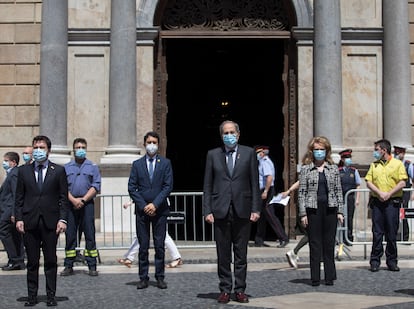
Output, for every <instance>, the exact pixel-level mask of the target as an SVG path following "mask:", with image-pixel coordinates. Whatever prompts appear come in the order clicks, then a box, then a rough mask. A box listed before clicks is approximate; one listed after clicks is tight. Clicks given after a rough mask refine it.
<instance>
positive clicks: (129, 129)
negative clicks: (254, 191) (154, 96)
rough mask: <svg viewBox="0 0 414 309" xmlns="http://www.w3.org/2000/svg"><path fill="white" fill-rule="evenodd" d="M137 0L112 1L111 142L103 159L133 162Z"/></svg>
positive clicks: (134, 157)
mask: <svg viewBox="0 0 414 309" xmlns="http://www.w3.org/2000/svg"><path fill="white" fill-rule="evenodd" d="M136 37H137V34H136V1H135V0H112V1H111V51H110V53H111V54H110V69H109V145H108V147H107V149H106V154H105V156H104V157H103V158H102V159H101V163H131V162H132V161H133V160H134V159H136V157H137V154H138V152H139V150H138V148H137V146H136V145H137V137H136Z"/></svg>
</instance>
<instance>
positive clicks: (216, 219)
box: [203, 120, 261, 303]
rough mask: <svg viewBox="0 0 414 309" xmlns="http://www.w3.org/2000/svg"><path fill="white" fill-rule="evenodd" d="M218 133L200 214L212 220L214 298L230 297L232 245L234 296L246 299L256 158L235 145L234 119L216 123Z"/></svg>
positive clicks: (256, 201) (255, 213)
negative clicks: (216, 288)
mask: <svg viewBox="0 0 414 309" xmlns="http://www.w3.org/2000/svg"><path fill="white" fill-rule="evenodd" d="M220 136H221V137H222V139H223V143H224V146H222V147H218V148H215V149H212V150H209V151H208V153H207V160H206V168H205V174H204V189H203V191H204V205H203V214H204V216H205V220H206V221H207V222H208V223H211V224H212V223H214V233H215V240H216V246H217V260H218V265H217V267H218V276H219V280H220V283H219V289H220V292H221V293H220V296H219V298H218V302H219V303H228V302H229V301H230V293H231V291H232V288H233V278H232V271H231V262H232V249H233V253H234V277H235V281H234V292H235V300H236V301H238V302H241V303H247V302H248V301H249V299H248V297H247V295H246V294H245V289H246V275H247V247H248V242H249V237H250V227H251V222H256V221H257V220H258V219H259V218H260V211H261V199H260V190H259V173H258V162H257V158H256V153H255V151H254V149H253V148H251V147H247V146H243V145H238V140H239V137H240V129H239V125H238V124H237V123H235V122H233V121H229V120H226V121H224V122H223V123H222V124H221V125H220Z"/></svg>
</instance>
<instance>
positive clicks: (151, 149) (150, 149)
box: [145, 144, 158, 156]
mask: <svg viewBox="0 0 414 309" xmlns="http://www.w3.org/2000/svg"><path fill="white" fill-rule="evenodd" d="M145 149H146V150H147V153H148V154H149V155H151V156H153V155H155V154H156V153H157V151H158V145H156V144H148V145H147V146H145Z"/></svg>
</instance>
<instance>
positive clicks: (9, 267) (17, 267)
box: [2, 264, 24, 271]
mask: <svg viewBox="0 0 414 309" xmlns="http://www.w3.org/2000/svg"><path fill="white" fill-rule="evenodd" d="M21 269H24V268H23V267H22V265H20V264H9V265H7V266H4V267H2V270H4V271H10V270H21Z"/></svg>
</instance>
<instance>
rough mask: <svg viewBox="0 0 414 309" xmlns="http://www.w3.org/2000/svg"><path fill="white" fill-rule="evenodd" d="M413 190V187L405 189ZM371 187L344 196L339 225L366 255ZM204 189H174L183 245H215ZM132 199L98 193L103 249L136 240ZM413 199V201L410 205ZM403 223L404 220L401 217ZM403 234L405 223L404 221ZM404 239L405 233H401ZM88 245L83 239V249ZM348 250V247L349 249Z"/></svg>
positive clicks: (175, 228)
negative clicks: (351, 206) (353, 199)
mask: <svg viewBox="0 0 414 309" xmlns="http://www.w3.org/2000/svg"><path fill="white" fill-rule="evenodd" d="M404 191H410V192H412V191H413V189H404ZM357 192H359V193H360V198H359V205H357V206H356V207H355V214H354V220H353V225H354V226H353V230H354V231H353V235H354V240H353V242H351V241H350V240H349V239H348V235H347V230H348V222H347V220H346V218H347V209H348V205H347V197H348V195H349V194H356V193H357ZM369 192H370V190H369V189H354V190H350V191H349V192H348V193H347V194H346V195H345V197H344V201H345V205H344V216H345V220H344V225H343V226H339V225H338V228H337V240H338V241H339V242H340V243H347V242H348V243H351V244H352V245H363V246H364V248H365V249H364V251H365V255H366V252H367V250H368V249H369V250H370V246H371V244H372V230H371V219H370V209H369V207H368V201H369ZM202 199H203V193H202V192H173V193H171V196H170V208H171V212H172V215H171V216H170V218H169V222H170V223H169V224H168V232H169V234H170V235H171V237H172V238H173V239H174V240H175V241H176V243H177V246H178V247H179V248H185V247H191V248H194V247H212V246H215V243H214V229H213V226H212V225H210V224H207V223H205V221H204V218H203V215H202ZM128 202H130V198H129V196H128V195H98V196H97V197H96V199H95V211H96V218H97V219H96V220H95V225H96V241H97V247H98V248H99V249H126V248H128V247H129V246H130V244H131V243H132V241H133V239H134V237H135V235H136V233H135V215H134V207H135V206H134V205H133V204H132V205H131V207H128V208H127V209H124V208H123V205H124V204H125V203H128ZM411 207H412V201H410V202H409V208H411ZM406 213H407V218H412V217H414V209H412V211H410V210H408V211H407V212H406ZM400 221H401V222H402V220H400ZM408 223H409V231H410V232H409V234H410V235H409V240H408V241H399V243H409V244H412V243H414V241H413V239H412V231H413V229H412V223H411V220H408ZM400 230H401V234H402V224H400ZM401 239H403V236H402V235H401ZM64 246H65V239H64V236H61V237H60V240H59V243H58V248H59V249H60V250H62V249H64ZM83 246H84V240H83V239H82V240H81V243H80V244H79V248H82V247H83ZM345 249H346V248H345Z"/></svg>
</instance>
